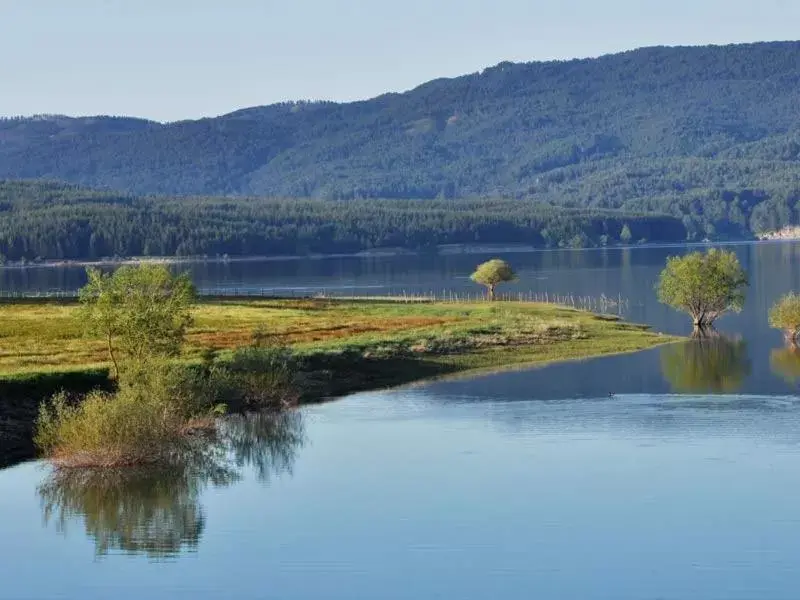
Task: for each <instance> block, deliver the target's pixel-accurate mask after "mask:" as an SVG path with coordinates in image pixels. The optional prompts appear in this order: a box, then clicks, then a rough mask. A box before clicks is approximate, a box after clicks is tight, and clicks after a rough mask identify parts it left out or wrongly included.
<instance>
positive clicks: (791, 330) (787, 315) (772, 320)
mask: <svg viewBox="0 0 800 600" xmlns="http://www.w3.org/2000/svg"><path fill="white" fill-rule="evenodd" d="M769 324H770V326H772V327H774V328H775V329H780V330H782V331H783V336H784V338H785V339H786V343H787V344H788V345H789V346H792V347H796V346H797V339H798V335H800V295H797V294H795V293H794V292H792V293H790V294H786V295H785V296H784V297H783V298H781V299H780V300H778V302H777V303H775V305H774V306H773V307H772V308H771V309H770V311H769Z"/></svg>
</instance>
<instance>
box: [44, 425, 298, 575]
mask: <svg viewBox="0 0 800 600" xmlns="http://www.w3.org/2000/svg"><path fill="white" fill-rule="evenodd" d="M304 440H305V435H304V428H303V422H302V414H301V413H300V412H299V411H287V412H284V413H279V414H275V413H253V414H250V415H240V416H234V417H230V418H229V419H227V420H226V422H225V424H224V426H223V427H222V428H221V430H220V432H219V435H218V438H217V440H215V441H214V442H212V443H209V444H205V443H204V444H202V445H198V447H196V448H193V449H192V450H190V451H187V453H186V455H185V456H182V457H180V459H179V460H177V461H176V462H175V464H172V465H169V466H167V467H159V468H152V467H150V468H133V469H113V470H109V469H66V470H59V471H54V472H52V473H51V474H50V475H49V476H48V477H47V479H46V480H45V481H44V482H43V483H42V484H41V485H40V486H39V488H38V492H39V496H40V499H41V503H42V512H43V516H44V520H45V523H46V524H50V523H54V524H55V527H56V530H57V531H58V532H59V533H62V534H65V535H66V534H67V533H68V525H69V524H70V522H74V521H82V523H83V526H84V529H85V532H86V535H87V536H88V537H89V538H91V539H92V540H93V541H94V544H95V551H96V553H97V555H99V556H103V555H106V554H109V553H111V552H114V551H120V552H124V553H129V554H143V555H146V556H147V557H148V558H150V559H152V560H162V559H167V558H173V557H176V556H178V555H180V554H182V553H185V552H191V551H194V550H196V549H197V547H198V545H199V543H200V539H201V536H202V534H203V531H204V529H205V514H204V511H203V507H202V505H201V503H200V497H201V495H202V492H203V491H204V490H205V489H206V488H207V487H209V486H212V487H224V486H228V485H231V484H233V483H235V482H236V481H238V480H239V479H241V478H242V477H243V471H244V469H245V468H253V469H254V471H255V473H256V474H257V476H258V479H259V480H260V481H263V482H268V481H269V480H270V479H271V478H272V477H273V476H275V475H277V474H280V473H284V472H287V473H290V474H291V470H292V467H293V464H294V460H295V458H296V456H297V452H298V450H299V448H300V447H301V446H302V445H303V443H304Z"/></svg>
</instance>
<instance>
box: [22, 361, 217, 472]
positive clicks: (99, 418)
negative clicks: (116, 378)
mask: <svg viewBox="0 0 800 600" xmlns="http://www.w3.org/2000/svg"><path fill="white" fill-rule="evenodd" d="M203 391H204V386H203V385H202V381H201V380H199V379H198V377H197V376H195V375H193V374H192V373H191V372H190V371H189V370H187V369H186V368H184V367H178V366H174V365H169V364H165V363H154V362H148V363H144V364H139V365H137V366H136V367H129V368H128V369H126V371H125V372H124V378H123V379H121V381H120V386H119V389H118V390H117V391H116V392H114V393H107V392H101V391H94V392H90V393H89V394H88V395H86V396H85V397H84V398H83V399H82V401H81V402H79V403H76V402H75V401H73V400H71V399H70V398H68V397H67V396H66V395H65V394H64V393H59V394H56V395H55V396H54V397H53V398H52V400H51V401H50V402H49V403H46V404H44V405H43V406H42V407H41V409H40V412H39V417H38V419H37V423H36V436H35V442H36V445H37V446H38V447H39V449H40V450H41V451H43V452H44V453H45V454H46V455H48V456H49V457H51V458H52V459H53V460H54V461H55V462H56V463H58V464H60V465H62V466H89V465H91V466H119V465H133V464H142V463H149V462H159V461H162V460H164V459H165V458H166V457H168V456H170V455H171V454H174V453H176V452H178V451H179V450H180V446H181V444H182V442H183V438H184V437H185V433H186V432H187V431H188V430H189V429H190V428H191V427H192V422H193V420H196V419H198V418H200V417H204V416H209V415H211V414H213V409H214V406H213V405H212V404H211V403H210V398H209V395H208V394H205V393H202V392H203Z"/></svg>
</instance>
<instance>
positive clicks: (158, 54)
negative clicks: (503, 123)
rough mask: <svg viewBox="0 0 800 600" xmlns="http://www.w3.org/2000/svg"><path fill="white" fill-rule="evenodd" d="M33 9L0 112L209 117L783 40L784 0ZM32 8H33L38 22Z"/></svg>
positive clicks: (24, 13) (245, 1)
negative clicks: (505, 69)
mask: <svg viewBox="0 0 800 600" xmlns="http://www.w3.org/2000/svg"><path fill="white" fill-rule="evenodd" d="M486 4H487V3H486V2H485V1H482V0H461V1H460V2H454V1H451V0H443V1H442V2H440V3H436V4H435V5H431V3H429V2H425V1H424V0H406V1H405V2H403V3H389V2H378V1H376V0H371V1H369V0H340V1H339V2H337V3H330V2H324V0H297V1H296V2H294V3H280V2H276V1H273V0H264V1H261V2H259V1H257V0H229V2H226V3H225V4H224V5H223V4H221V3H218V2H214V1H213V0H195V1H194V2H191V1H189V0H173V1H171V2H170V3H163V2H156V1H155V0H141V1H140V2H138V3H136V4H135V5H134V4H131V3H126V2H124V0H75V1H74V2H70V3H62V2H59V1H58V0H39V1H38V2H36V3H33V2H30V3H22V2H18V3H10V4H7V5H5V6H3V7H0V34H2V35H0V56H4V57H6V58H5V60H2V61H0V78H2V80H3V81H4V92H3V95H2V97H0V115H3V116H6V117H14V116H30V115H39V114H56V115H66V116H99V115H112V116H130V117H139V118H146V119H150V120H154V121H160V122H172V121H179V120H189V119H197V118H202V117H213V116H217V115H221V114H227V113H230V112H234V111H236V110H239V109H242V108H248V107H252V106H264V105H270V104H275V103H279V102H285V101H300V100H311V101H334V102H351V101H358V100H365V99H368V98H373V97H376V96H379V95H381V94H385V93H392V92H398V93H399V92H403V91H407V90H409V89H413V88H414V87H416V86H418V85H421V84H423V83H426V82H428V81H430V80H433V79H440V78H452V77H458V76H461V75H465V74H469V73H474V72H477V71H480V70H482V69H484V68H487V67H491V66H493V65H496V64H497V63H499V62H503V61H511V62H516V63H519V62H539V61H548V60H569V59H574V58H595V57H599V56H603V55H607V54H614V53H618V52H624V51H629V50H635V49H638V48H643V47H651V46H705V45H727V44H738V43H756V42H761V41H792V40H795V39H797V37H798V36H797V33H796V31H795V28H794V27H793V23H796V22H797V21H798V20H800V3H793V2H791V1H790V0H764V1H763V2H760V3H758V5H754V3H752V2H751V1H750V0H694V1H692V0H675V1H674V2H672V3H669V5H665V3H662V2H660V1H655V0H608V1H607V2H604V3H602V4H601V3H597V2H596V1H593V0H564V1H563V2H561V3H560V4H559V5H558V6H553V5H552V3H546V2H536V1H526V0H495V1H494V2H492V3H491V5H490V9H487V8H486ZM43 7H46V8H44V10H43Z"/></svg>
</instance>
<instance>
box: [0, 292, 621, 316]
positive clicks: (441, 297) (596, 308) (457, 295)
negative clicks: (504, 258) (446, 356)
mask: <svg viewBox="0 0 800 600" xmlns="http://www.w3.org/2000/svg"><path fill="white" fill-rule="evenodd" d="M197 293H198V296H200V297H205V298H274V299H280V298H297V299H301V298H304V299H312V298H318V299H331V300H336V299H340V300H344V299H351V300H375V301H378V300H394V301H398V302H408V303H411V302H442V303H451V304H457V303H472V302H481V301H485V300H486V295H485V294H482V293H480V292H466V291H457V290H449V289H443V290H439V291H436V290H429V291H424V292H422V291H419V290H412V291H408V290H405V289H403V290H384V293H381V294H364V293H359V292H358V291H357V289H356V288H353V289H352V290H343V289H336V290H330V291H328V290H325V289H318V290H305V289H304V290H291V289H275V288H254V287H240V288H239V287H226V288H199V289H198V290H197ZM77 297H78V292H77V290H39V291H12V290H0V300H36V299H42V300H47V299H52V300H71V299H73V300H74V299H76V298H77ZM495 301H498V302H539V303H544V304H554V305H558V306H568V307H571V308H575V309H579V310H586V311H590V312H595V313H602V314H616V315H619V316H623V315H624V314H625V313H627V311H628V309H629V302H628V300H627V299H626V298H623V297H622V296H621V295H618V296H616V297H613V296H606V295H605V294H600V295H599V296H583V295H575V294H553V293H550V292H534V291H532V290H530V291H525V292H511V293H500V294H497V296H496V298H495Z"/></svg>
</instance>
